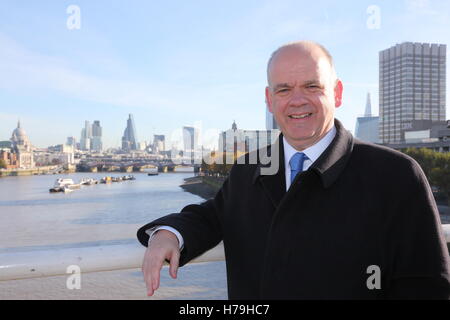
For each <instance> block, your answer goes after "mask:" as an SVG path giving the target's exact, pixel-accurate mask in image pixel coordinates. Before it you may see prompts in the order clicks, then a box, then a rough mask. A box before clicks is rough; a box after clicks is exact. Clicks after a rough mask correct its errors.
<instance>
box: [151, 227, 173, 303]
mask: <svg viewBox="0 0 450 320" xmlns="http://www.w3.org/2000/svg"><path fill="white" fill-rule="evenodd" d="M166 259H167V260H169V261H170V267H169V274H170V276H171V277H172V278H174V279H176V277H177V270H178V264H179V260H180V248H179V244H178V239H177V237H176V236H175V234H173V233H172V232H170V231H167V230H159V231H157V232H156V233H155V234H154V235H153V238H152V240H151V241H150V243H149V244H148V248H147V250H146V251H145V256H144V263H143V264H142V273H143V274H144V280H145V284H146V285H147V295H148V296H152V295H153V293H154V292H155V291H156V289H158V288H159V279H160V271H161V268H162V266H163V264H164V261H165V260H166Z"/></svg>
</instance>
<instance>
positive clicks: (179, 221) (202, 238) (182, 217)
mask: <svg viewBox="0 0 450 320" xmlns="http://www.w3.org/2000/svg"><path fill="white" fill-rule="evenodd" d="M228 186H229V179H227V180H226V181H225V182H224V184H223V186H222V187H221V188H220V190H219V191H218V192H217V194H216V195H215V197H214V198H213V199H210V200H207V201H205V202H203V203H201V204H191V205H188V206H186V207H184V208H183V209H182V210H181V212H180V213H173V214H169V215H167V216H164V217H162V218H159V219H157V220H154V221H152V222H151V223H148V224H146V225H144V226H143V227H141V228H140V229H139V230H138V232H137V237H138V239H139V241H140V242H141V243H142V245H144V246H147V244H148V239H149V236H148V234H147V233H146V232H145V231H146V230H148V229H150V228H152V227H154V226H157V225H166V226H170V227H172V228H175V229H176V230H178V232H180V234H181V235H182V237H183V240H184V247H183V250H182V251H181V256H180V266H183V265H185V264H186V263H187V262H189V261H190V260H192V259H194V258H195V257H197V256H199V255H201V254H202V253H204V252H205V251H207V250H209V249H211V248H213V247H215V246H216V245H217V244H218V243H219V242H220V241H221V240H222V237H223V235H222V223H221V216H222V215H223V211H224V204H225V198H226V196H227V194H228V191H227V190H228Z"/></svg>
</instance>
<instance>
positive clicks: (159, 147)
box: [153, 134, 166, 154]
mask: <svg viewBox="0 0 450 320" xmlns="http://www.w3.org/2000/svg"><path fill="white" fill-rule="evenodd" d="M164 151H166V137H165V136H164V135H161V134H155V135H153V153H155V154H160V153H162V152H164Z"/></svg>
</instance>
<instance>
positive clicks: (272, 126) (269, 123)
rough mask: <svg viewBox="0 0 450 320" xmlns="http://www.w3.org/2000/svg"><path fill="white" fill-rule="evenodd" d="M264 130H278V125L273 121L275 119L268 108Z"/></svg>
mask: <svg viewBox="0 0 450 320" xmlns="http://www.w3.org/2000/svg"><path fill="white" fill-rule="evenodd" d="M266 129H267V130H273V129H279V127H278V123H277V122H276V121H275V117H274V116H273V114H272V112H270V111H269V108H268V107H266Z"/></svg>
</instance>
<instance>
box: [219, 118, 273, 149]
mask: <svg viewBox="0 0 450 320" xmlns="http://www.w3.org/2000/svg"><path fill="white" fill-rule="evenodd" d="M278 135H279V130H278V129H274V130H243V129H238V128H237V125H236V122H233V124H232V125H231V129H228V130H226V131H224V132H222V133H221V134H220V136H219V150H220V151H221V152H244V153H245V152H252V151H255V150H257V149H259V148H262V147H264V146H267V145H269V144H272V143H274V142H275V139H276V138H277V137H278Z"/></svg>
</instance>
